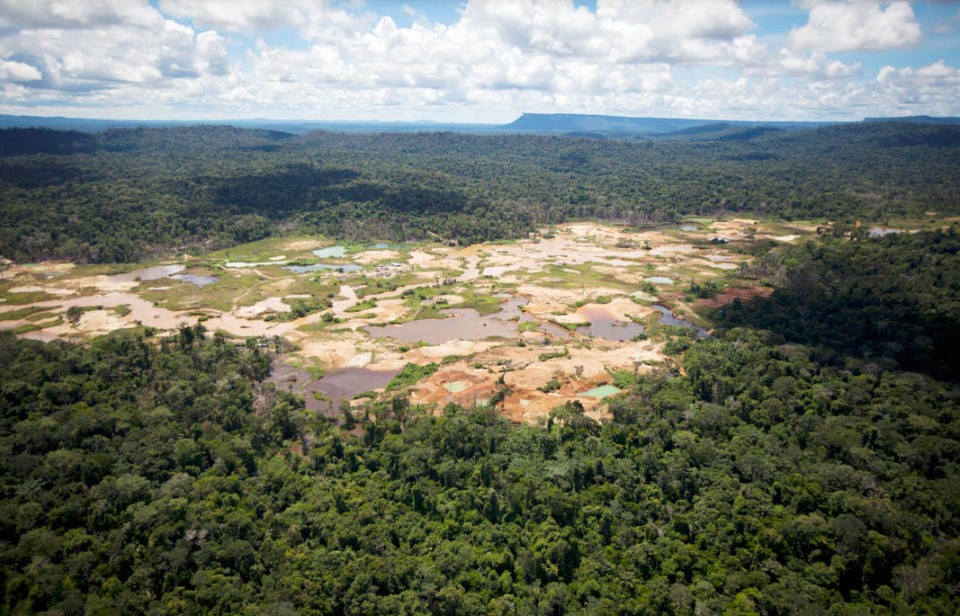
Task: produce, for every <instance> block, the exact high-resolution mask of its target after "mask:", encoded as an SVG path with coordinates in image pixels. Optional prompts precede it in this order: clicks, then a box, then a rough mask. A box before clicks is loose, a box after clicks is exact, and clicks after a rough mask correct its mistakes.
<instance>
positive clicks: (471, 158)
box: [0, 123, 960, 262]
mask: <svg viewBox="0 0 960 616" xmlns="http://www.w3.org/2000/svg"><path fill="white" fill-rule="evenodd" d="M688 137H689V139H681V140H677V141H658V142H653V141H639V142H638V141H636V140H629V141H627V140H624V141H617V140H596V139H577V138H569V137H545V136H535V135H468V134H457V133H416V134H401V133H384V134H340V133H331V132H314V133H308V134H305V135H301V136H293V135H289V134H286V133H281V132H276V131H264V130H243V129H237V128H231V127H223V126H219V127H183V128H144V129H114V130H109V131H106V132H103V133H98V134H88V133H79V132H58V131H51V130H41V129H10V130H5V131H0V256H3V257H6V258H9V259H14V260H17V261H35V260H41V259H51V258H54V259H67V260H72V261H81V262H129V261H139V260H143V259H145V258H147V257H153V256H158V255H166V254H170V253H171V252H174V251H202V250H206V249H211V248H220V247H225V246H230V245H234V244H237V243H242V242H248V241H252V240H255V239H259V238H262V237H266V236H268V235H271V234H277V233H284V232H287V231H291V230H296V231H308V232H320V233H324V234H327V235H330V236H333V237H338V238H342V239H383V240H411V239H427V238H432V239H438V238H439V239H445V240H449V241H459V242H461V243H470V242H477V241H483V240H492V239H499V238H507V237H518V236H523V235H524V234H526V233H527V232H528V231H531V230H533V229H534V228H536V226H537V225H540V224H544V223H555V222H560V221H564V220H570V219H577V218H588V217H589V218H598V219H604V220H615V221H622V222H627V223H636V222H643V221H654V222H656V221H668V220H673V219H675V218H676V217H677V216H680V215H685V214H705V215H713V214H717V213H724V212H742V213H747V214H751V215H762V216H769V217H780V218H786V219H791V218H811V217H829V218H835V219H839V220H845V221H854V220H856V219H859V218H863V219H867V220H882V219H884V218H885V217H897V216H913V217H919V216H923V215H925V213H926V212H927V211H930V210H933V211H936V212H938V214H939V215H956V214H958V213H960V210H958V207H960V205H958V204H960V127H954V126H936V125H923V124H906V123H903V124H898V123H869V124H862V125H846V126H831V127H823V128H819V129H811V130H799V131H764V130H759V131H753V132H748V133H743V132H737V133H736V134H735V135H728V134H726V133H724V132H723V131H720V132H719V133H717V134H716V135H714V136H713V138H708V137H709V134H697V133H694V134H691V135H689V136H688Z"/></svg>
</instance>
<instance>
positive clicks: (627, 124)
mask: <svg viewBox="0 0 960 616" xmlns="http://www.w3.org/2000/svg"><path fill="white" fill-rule="evenodd" d="M834 124H845V122H793V121H764V120H704V119H695V118H655V117H628V116H608V115H589V114H576V113H524V114H523V115H521V116H520V117H519V118H517V119H516V120H514V121H513V122H511V123H510V124H505V125H504V126H501V127H500V128H501V129H502V130H508V131H517V132H534V133H568V132H600V133H622V134H651V135H656V134H666V133H679V132H680V131H686V130H690V129H695V128H697V127H701V126H710V125H712V126H720V125H724V126H752V127H756V126H760V127H766V128H781V129H800V128H817V127H820V126H828V125H834Z"/></svg>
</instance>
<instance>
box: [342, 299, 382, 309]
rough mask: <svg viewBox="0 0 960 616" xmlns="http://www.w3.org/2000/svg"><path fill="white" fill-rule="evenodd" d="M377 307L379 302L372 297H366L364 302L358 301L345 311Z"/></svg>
mask: <svg viewBox="0 0 960 616" xmlns="http://www.w3.org/2000/svg"><path fill="white" fill-rule="evenodd" d="M376 307H377V302H375V301H374V300H372V299H365V300H363V301H362V302H357V303H356V304H354V305H353V306H350V307H349V308H347V309H346V310H344V312H362V311H364V310H372V309H373V308H376Z"/></svg>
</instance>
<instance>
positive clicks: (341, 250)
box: [313, 246, 347, 259]
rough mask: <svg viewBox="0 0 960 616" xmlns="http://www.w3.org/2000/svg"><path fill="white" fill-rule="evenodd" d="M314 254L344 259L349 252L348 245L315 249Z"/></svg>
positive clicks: (321, 256)
mask: <svg viewBox="0 0 960 616" xmlns="http://www.w3.org/2000/svg"><path fill="white" fill-rule="evenodd" d="M313 254H314V255H316V256H317V257H319V258H321V259H342V258H343V257H344V255H346V254H347V247H346V246H327V247H326V248H321V249H319V250H314V251H313Z"/></svg>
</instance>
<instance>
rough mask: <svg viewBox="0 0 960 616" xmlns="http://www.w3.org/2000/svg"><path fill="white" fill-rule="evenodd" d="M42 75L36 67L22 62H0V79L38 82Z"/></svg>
mask: <svg viewBox="0 0 960 616" xmlns="http://www.w3.org/2000/svg"><path fill="white" fill-rule="evenodd" d="M41 77H42V75H41V74H40V71H38V70H37V69H36V67H34V66H31V65H29V64H24V63H23V62H10V61H7V60H0V79H9V80H11V81H38V80H39V79H40V78H41Z"/></svg>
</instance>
